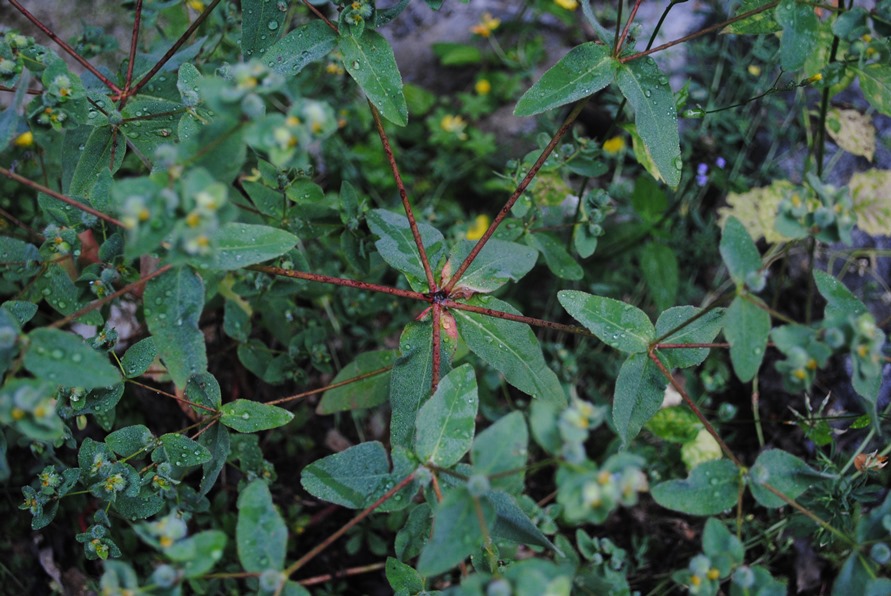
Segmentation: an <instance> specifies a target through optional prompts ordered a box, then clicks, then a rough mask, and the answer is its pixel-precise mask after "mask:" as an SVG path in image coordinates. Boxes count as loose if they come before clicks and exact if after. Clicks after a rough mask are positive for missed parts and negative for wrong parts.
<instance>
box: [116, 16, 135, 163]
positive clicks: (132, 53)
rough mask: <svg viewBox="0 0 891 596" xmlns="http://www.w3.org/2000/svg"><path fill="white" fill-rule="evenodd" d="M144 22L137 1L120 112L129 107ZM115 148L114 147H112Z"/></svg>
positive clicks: (119, 107)
mask: <svg viewBox="0 0 891 596" xmlns="http://www.w3.org/2000/svg"><path fill="white" fill-rule="evenodd" d="M141 20H142V0H136V15H135V16H134V18H133V34H132V35H131V36H130V62H129V63H128V64H127V78H126V80H125V81H124V93H123V94H122V96H121V101H120V104H119V105H118V111H120V110H123V109H124V106H125V105H127V99H129V97H130V95H129V93H130V84H131V83H132V82H133V66H134V63H135V62H136V46H137V43H138V42H139V24H140V21H141ZM112 148H114V145H112Z"/></svg>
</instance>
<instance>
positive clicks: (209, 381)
mask: <svg viewBox="0 0 891 596" xmlns="http://www.w3.org/2000/svg"><path fill="white" fill-rule="evenodd" d="M186 399H187V400H189V401H190V402H192V403H194V404H200V405H202V406H207V407H208V408H213V409H214V410H219V409H220V405H221V404H222V403H223V396H222V394H221V393H220V384H219V383H218V382H217V380H216V378H214V376H213V375H212V374H210V373H199V374H197V375H192V376H191V377H189V380H188V381H186ZM192 409H193V410H195V413H196V414H200V415H202V416H203V415H206V414H207V410H205V409H204V408H197V407H195V406H192Z"/></svg>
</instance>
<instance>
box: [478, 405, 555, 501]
mask: <svg viewBox="0 0 891 596" xmlns="http://www.w3.org/2000/svg"><path fill="white" fill-rule="evenodd" d="M535 403H545V402H535ZM528 447H529V432H528V431H527V430H526V420H525V419H524V418H523V415H522V414H521V413H520V412H511V413H510V414H508V415H507V416H503V417H502V418H499V419H498V421H496V422H495V424H493V425H492V426H490V427H489V428H487V429H486V430H484V431H483V432H481V433H480V434H478V435H477V436H476V439H474V441H473V448H472V449H471V451H470V461H472V462H473V471H474V473H476V474H485V475H486V476H490V477H491V476H493V475H497V474H499V473H501V472H508V471H513V473H512V474H510V475H507V476H501V477H498V478H490V479H489V482H490V484H491V485H492V488H494V489H502V490H505V491H507V492H509V493H514V494H518V493H520V492H521V491H522V490H523V477H524V472H523V467H524V466H525V465H526V458H527V456H528V453H529V452H528Z"/></svg>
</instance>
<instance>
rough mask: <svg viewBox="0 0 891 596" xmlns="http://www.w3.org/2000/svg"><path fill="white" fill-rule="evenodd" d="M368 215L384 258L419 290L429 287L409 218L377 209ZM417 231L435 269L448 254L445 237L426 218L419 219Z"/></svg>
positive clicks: (413, 287) (367, 217)
mask: <svg viewBox="0 0 891 596" xmlns="http://www.w3.org/2000/svg"><path fill="white" fill-rule="evenodd" d="M366 219H367V221H368V227H369V228H371V231H372V232H373V233H374V234H376V235H377V236H379V237H380V239H379V240H377V242H375V243H374V245H375V246H376V247H377V250H378V252H379V253H380V255H381V258H383V259H384V260H385V261H386V262H387V263H389V264H390V266H391V267H393V268H395V269H398V270H399V271H401V272H402V273H404V274H405V277H406V278H407V279H408V283H409V285H411V287H412V289H414V290H415V291H416V292H424V291H427V290H428V289H429V288H428V287H427V275H426V274H425V272H424V264H423V263H422V261H421V255H420V253H419V252H418V247H417V244H415V238H414V236H413V235H412V233H411V226H410V225H409V223H408V218H407V217H405V216H404V215H400V214H398V213H393V212H392V211H386V210H384V209H375V210H373V211H369V212H368V214H367V215H366ZM418 232H419V233H420V234H421V242H423V244H424V250H425V251H426V253H427V259H428V260H429V262H430V266H431V267H432V268H434V270H436V266H437V265H438V264H439V261H440V260H441V259H442V257H443V255H444V254H445V240H444V239H443V237H442V234H440V233H439V230H437V229H436V228H434V227H433V226H431V225H429V224H426V223H423V222H418Z"/></svg>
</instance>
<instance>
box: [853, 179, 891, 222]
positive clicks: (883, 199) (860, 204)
mask: <svg viewBox="0 0 891 596" xmlns="http://www.w3.org/2000/svg"><path fill="white" fill-rule="evenodd" d="M848 187H849V188H850V189H851V199H852V200H853V202H854V213H856V214H857V227H858V228H860V229H861V230H863V231H864V232H866V233H867V234H872V235H874V236H879V235H884V234H888V233H889V230H891V170H875V169H873V170H867V171H866V172H857V173H856V174H854V175H853V176H851V181H850V182H849V183H848Z"/></svg>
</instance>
